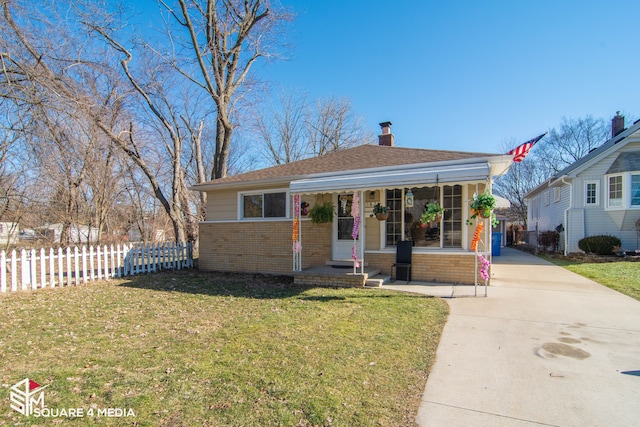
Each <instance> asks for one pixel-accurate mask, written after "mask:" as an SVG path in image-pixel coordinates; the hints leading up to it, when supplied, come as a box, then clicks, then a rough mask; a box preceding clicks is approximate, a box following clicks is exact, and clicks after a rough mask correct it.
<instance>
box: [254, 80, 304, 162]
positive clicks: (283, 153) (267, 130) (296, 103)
mask: <svg viewBox="0 0 640 427" xmlns="http://www.w3.org/2000/svg"><path fill="white" fill-rule="evenodd" d="M276 100H277V104H275V105H274V104H272V105H270V106H269V107H266V108H261V109H260V113H258V114H257V118H256V120H255V124H254V126H253V132H254V134H255V136H256V138H257V140H258V144H257V149H258V151H259V152H260V154H261V155H262V157H263V158H264V159H265V160H266V161H267V163H268V164H270V165H281V164H284V163H290V162H294V161H296V160H300V159H303V158H305V157H308V150H307V148H308V147H307V145H308V137H307V129H306V126H305V124H306V120H307V115H308V114H309V105H308V104H307V101H306V95H304V94H298V93H295V92H293V91H286V92H282V93H281V94H280V95H279V96H277V97H276Z"/></svg>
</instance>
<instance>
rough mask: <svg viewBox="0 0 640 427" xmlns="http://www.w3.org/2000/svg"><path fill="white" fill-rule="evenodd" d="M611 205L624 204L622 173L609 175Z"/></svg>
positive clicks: (613, 206)
mask: <svg viewBox="0 0 640 427" xmlns="http://www.w3.org/2000/svg"><path fill="white" fill-rule="evenodd" d="M608 200H609V207H611V208H617V207H621V206H622V175H616V176H610V177H609V198H608Z"/></svg>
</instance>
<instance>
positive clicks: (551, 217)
mask: <svg viewBox="0 0 640 427" xmlns="http://www.w3.org/2000/svg"><path fill="white" fill-rule="evenodd" d="M611 134H612V138H611V139H610V140H608V141H607V142H605V143H604V144H603V145H601V146H600V147H598V148H597V149H595V150H593V151H591V152H590V153H589V154H587V155H586V156H584V157H583V158H581V159H580V160H578V161H576V162H575V163H573V164H571V165H570V166H568V167H566V168H565V169H563V170H562V171H560V172H558V173H557V174H556V175H554V176H552V177H551V178H549V179H548V180H547V181H545V182H543V183H542V184H541V185H539V186H538V187H536V188H534V189H533V190H531V191H530V192H529V193H528V194H527V195H526V200H527V204H528V213H527V220H528V221H527V224H528V226H529V232H530V236H534V237H535V236H536V235H537V234H538V233H540V232H542V231H547V230H557V231H559V232H560V250H562V251H563V252H564V253H565V254H568V253H571V252H581V250H580V248H579V247H578V242H579V241H580V239H582V238H584V237H589V236H595V235H602V234H608V235H612V236H616V237H618V238H619V239H620V240H621V241H622V248H621V249H623V250H636V249H640V245H639V244H638V239H639V237H640V236H639V233H640V230H638V225H639V222H638V221H639V220H640V120H639V121H636V122H635V123H634V124H633V125H632V126H631V127H629V128H628V129H625V125H624V116H621V115H620V114H616V116H615V117H614V118H613V120H612V131H611ZM530 242H531V243H533V241H532V239H530Z"/></svg>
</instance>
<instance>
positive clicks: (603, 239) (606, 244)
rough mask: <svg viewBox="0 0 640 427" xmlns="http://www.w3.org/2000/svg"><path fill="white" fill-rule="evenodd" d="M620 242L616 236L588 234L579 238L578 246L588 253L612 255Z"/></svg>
mask: <svg viewBox="0 0 640 427" xmlns="http://www.w3.org/2000/svg"><path fill="white" fill-rule="evenodd" d="M621 245H622V242H621V241H620V239H618V238H617V237H616V236H607V235H602V236H589V237H585V238H584V239H580V241H579V242H578V247H579V248H580V249H582V250H583V251H585V252H586V253H589V254H597V255H612V254H613V253H614V252H615V251H616V250H617V249H618V248H619V247H620V246H621Z"/></svg>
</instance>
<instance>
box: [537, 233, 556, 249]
mask: <svg viewBox="0 0 640 427" xmlns="http://www.w3.org/2000/svg"><path fill="white" fill-rule="evenodd" d="M559 243H560V233H558V232H557V231H555V230H547V231H543V232H541V233H540V235H539V236H538V244H539V245H540V246H542V250H543V251H546V250H549V251H551V252H558V244H559Z"/></svg>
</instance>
